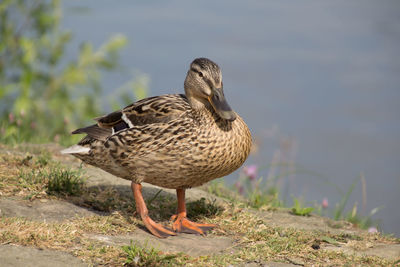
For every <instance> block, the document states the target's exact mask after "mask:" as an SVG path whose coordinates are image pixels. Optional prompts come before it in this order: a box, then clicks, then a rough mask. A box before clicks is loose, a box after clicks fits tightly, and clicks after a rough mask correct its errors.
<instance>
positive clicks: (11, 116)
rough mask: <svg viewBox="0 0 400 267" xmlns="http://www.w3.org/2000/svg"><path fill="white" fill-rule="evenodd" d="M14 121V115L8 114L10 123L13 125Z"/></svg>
mask: <svg viewBox="0 0 400 267" xmlns="http://www.w3.org/2000/svg"><path fill="white" fill-rule="evenodd" d="M14 120H15V118H14V114H12V113H10V114H8V121H9V122H10V123H13V122H14Z"/></svg>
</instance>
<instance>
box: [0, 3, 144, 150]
mask: <svg viewBox="0 0 400 267" xmlns="http://www.w3.org/2000/svg"><path fill="white" fill-rule="evenodd" d="M61 17H62V12H61V7H60V2H59V1H56V0H54V1H48V0H35V1H29V0H3V1H1V2H0V114H1V116H0V142H3V143H20V142H49V141H56V142H57V141H58V142H61V143H64V144H70V143H71V142H73V141H76V139H77V138H78V139H79V137H76V136H75V137H72V136H70V135H69V132H70V131H71V130H73V129H75V128H76V127H78V126H82V125H83V124H85V123H88V121H89V119H92V118H93V117H97V116H99V115H102V112H104V110H103V108H102V105H101V101H100V99H101V97H102V92H103V90H102V87H101V74H102V73H103V72H105V71H112V70H116V69H119V67H120V66H119V65H118V54H119V52H120V50H121V48H123V47H124V46H125V44H126V43H127V39H126V38H125V37H124V36H122V35H115V36H113V37H111V38H110V39H109V40H108V41H107V42H105V43H104V44H103V45H101V46H100V47H99V48H98V49H94V48H93V46H92V45H91V44H90V43H83V44H82V45H81V46H80V50H79V52H78V53H77V54H78V55H77V56H76V58H75V59H70V58H68V59H66V58H65V48H66V45H67V44H68V43H69V41H70V40H71V37H72V34H71V32H69V31H65V30H62V29H60V19H61ZM146 84H147V80H144V81H143V78H141V80H139V81H132V82H128V83H127V84H126V85H125V86H123V87H121V88H122V90H117V91H118V92H120V91H123V92H122V93H121V96H117V95H114V96H113V103H109V104H110V105H113V106H117V105H116V101H117V100H121V99H124V102H129V101H126V99H127V98H128V97H129V96H128V95H127V93H126V91H127V89H128V88H129V89H131V90H132V89H133V88H132V87H136V88H137V90H138V91H139V93H136V95H138V94H139V95H140V96H143V95H144V94H145V92H146V89H147V87H146ZM121 88H120V89H121ZM124 92H125V93H124ZM129 100H131V99H129Z"/></svg>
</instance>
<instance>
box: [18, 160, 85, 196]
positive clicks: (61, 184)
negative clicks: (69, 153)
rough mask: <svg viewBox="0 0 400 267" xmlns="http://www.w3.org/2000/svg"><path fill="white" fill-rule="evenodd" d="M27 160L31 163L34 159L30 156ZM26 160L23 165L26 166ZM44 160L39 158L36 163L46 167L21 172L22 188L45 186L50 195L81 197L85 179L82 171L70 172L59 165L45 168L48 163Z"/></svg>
mask: <svg viewBox="0 0 400 267" xmlns="http://www.w3.org/2000/svg"><path fill="white" fill-rule="evenodd" d="M25 159H26V160H28V161H30V160H31V159H32V157H30V156H28V157H27V158H25ZM25 159H24V160H25ZM24 160H23V161H22V164H25V163H24ZM43 160H44V159H43V158H39V159H38V160H36V163H35V164H39V166H41V165H40V164H43V163H44V164H45V165H42V167H39V168H36V169H31V170H29V171H26V172H24V171H21V172H20V174H19V177H20V178H21V179H22V184H21V186H24V187H31V186H32V185H44V189H45V190H46V191H47V193H48V194H62V195H79V194H80V193H81V192H82V189H83V184H84V179H83V178H82V171H81V169H79V170H69V169H64V168H62V167H61V166H59V165H53V166H49V167H48V168H44V166H46V165H47V164H48V162H47V161H43Z"/></svg>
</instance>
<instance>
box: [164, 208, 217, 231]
mask: <svg viewBox="0 0 400 267" xmlns="http://www.w3.org/2000/svg"><path fill="white" fill-rule="evenodd" d="M171 220H172V221H173V224H172V229H173V230H174V231H175V232H178V233H187V234H200V235H205V233H207V231H210V230H211V229H213V228H215V227H217V225H215V224H206V223H195V222H192V221H190V220H188V218H186V214H183V213H179V214H175V215H173V216H172V217H171Z"/></svg>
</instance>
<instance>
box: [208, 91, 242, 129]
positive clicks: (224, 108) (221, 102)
mask: <svg viewBox="0 0 400 267" xmlns="http://www.w3.org/2000/svg"><path fill="white" fill-rule="evenodd" d="M213 93H214V94H213V95H212V96H211V97H210V99H209V100H210V103H211V105H212V106H213V108H214V110H215V112H217V114H218V115H219V116H220V117H221V118H222V119H225V120H229V121H234V120H235V119H236V113H235V112H234V111H233V110H232V108H231V107H230V106H229V104H228V102H226V99H225V96H224V93H223V91H222V88H214V90H213Z"/></svg>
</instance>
